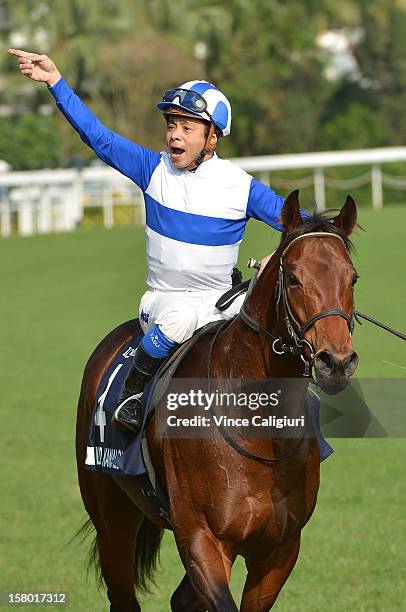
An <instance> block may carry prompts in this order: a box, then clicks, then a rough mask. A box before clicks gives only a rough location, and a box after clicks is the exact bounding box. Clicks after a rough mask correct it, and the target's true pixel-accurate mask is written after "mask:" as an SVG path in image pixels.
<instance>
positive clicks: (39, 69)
mask: <svg viewBox="0 0 406 612" xmlns="http://www.w3.org/2000/svg"><path fill="white" fill-rule="evenodd" d="M8 52H9V53H10V55H16V56H17V57H18V62H19V68H20V72H21V73H22V74H24V75H25V76H26V77H28V78H29V79H32V80H33V81H40V82H42V83H46V84H47V85H49V86H50V87H52V86H53V85H55V83H56V82H57V81H59V79H60V78H61V73H60V72H59V70H58V68H57V67H56V66H55V64H54V62H53V61H52V60H51V59H50V58H49V57H48V56H47V55H39V54H38V53H29V52H28V51H22V50H21V49H8Z"/></svg>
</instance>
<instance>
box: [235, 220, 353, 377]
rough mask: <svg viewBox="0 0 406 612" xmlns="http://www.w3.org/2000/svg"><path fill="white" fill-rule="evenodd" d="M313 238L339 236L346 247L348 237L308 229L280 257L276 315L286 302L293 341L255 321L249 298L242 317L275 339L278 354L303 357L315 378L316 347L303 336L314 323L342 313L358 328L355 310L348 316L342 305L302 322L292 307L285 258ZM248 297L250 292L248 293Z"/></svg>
mask: <svg viewBox="0 0 406 612" xmlns="http://www.w3.org/2000/svg"><path fill="white" fill-rule="evenodd" d="M309 237H318V238H319V237H329V238H331V237H332V238H337V239H338V240H340V241H341V242H342V243H343V245H344V246H345V243H344V240H343V239H342V238H341V236H338V235H337V234H333V233H331V232H308V233H307V234H301V235H300V236H297V237H296V238H294V239H293V240H292V241H291V242H289V244H288V245H287V246H286V247H285V249H284V250H283V252H282V254H281V256H280V259H279V272H278V280H277V283H276V287H275V292H276V316H277V318H279V304H280V303H281V302H282V305H283V311H284V321H285V327H286V330H287V332H288V334H289V341H288V342H286V341H285V340H284V339H283V338H282V337H281V336H273V335H272V334H271V333H270V332H269V331H268V330H267V329H265V327H262V325H260V324H259V323H258V322H257V321H255V320H254V319H253V318H252V317H250V316H249V315H248V314H247V312H246V310H245V301H246V300H245V301H244V304H243V305H242V307H241V310H240V317H241V319H242V320H243V321H244V323H245V324H246V325H248V327H250V328H251V329H253V330H254V331H255V332H257V333H258V334H264V335H265V336H267V338H269V339H270V340H272V350H273V352H274V353H275V354H276V355H284V354H287V353H290V354H292V355H297V356H299V357H300V358H301V360H302V361H303V363H304V374H303V376H306V377H308V378H311V377H312V366H313V361H314V356H315V355H314V347H313V345H312V344H311V343H310V342H308V341H307V340H306V339H305V338H304V337H303V336H304V334H305V333H306V332H307V331H308V330H309V329H310V328H311V327H312V325H314V323H315V322H316V321H319V320H320V319H323V318H324V317H330V316H338V317H342V318H343V319H345V321H346V322H347V325H348V329H349V332H350V334H352V332H353V330H354V314H355V311H354V310H353V313H352V315H351V316H350V315H348V314H347V313H346V312H345V311H344V310H340V309H338V308H330V309H328V310H320V311H319V312H317V313H316V314H314V315H312V316H311V317H309V318H308V319H307V321H305V323H303V324H302V325H301V324H300V323H299V322H298V321H297V320H296V318H295V316H294V314H293V312H292V309H291V307H290V304H289V300H288V296H287V289H286V282H285V269H284V265H283V264H284V257H285V255H286V253H287V252H288V251H289V250H290V248H291V247H292V246H293V245H294V244H295V243H296V242H298V241H299V240H303V239H304V238H309ZM247 297H248V295H247ZM305 348H307V349H308V350H309V353H310V355H309V356H310V358H307V357H306V355H305Z"/></svg>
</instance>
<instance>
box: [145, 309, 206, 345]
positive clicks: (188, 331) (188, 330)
mask: <svg viewBox="0 0 406 612" xmlns="http://www.w3.org/2000/svg"><path fill="white" fill-rule="evenodd" d="M155 323H156V325H158V326H159V328H160V330H161V331H162V333H164V334H165V336H167V338H169V339H170V340H173V341H174V342H177V343H178V344H181V343H182V342H185V341H186V340H188V339H189V338H191V337H192V336H193V334H194V332H195V331H196V328H197V324H198V316H197V312H196V310H195V309H194V308H193V306H191V305H190V304H187V303H186V304H185V303H184V302H179V303H176V304H173V305H172V306H171V307H170V308H166V309H165V310H163V311H162V312H161V313H160V314H159V317H158V318H157V319H156V321H155Z"/></svg>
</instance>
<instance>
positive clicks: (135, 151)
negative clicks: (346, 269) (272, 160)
mask: <svg viewBox="0 0 406 612" xmlns="http://www.w3.org/2000/svg"><path fill="white" fill-rule="evenodd" d="M49 90H50V91H51V93H52V95H53V96H54V97H55V100H56V104H57V106H58V108H59V109H60V110H61V111H62V113H63V114H64V115H65V117H66V118H67V119H68V121H69V122H70V123H71V125H72V126H73V127H74V128H75V129H76V130H77V132H78V133H79V135H80V137H81V138H82V140H83V141H84V142H85V143H86V144H87V145H89V146H90V147H91V148H92V149H93V150H94V151H95V153H96V154H97V155H98V157H100V159H102V160H103V161H104V162H106V163H107V164H109V165H110V166H112V167H113V168H116V169H117V170H118V171H119V172H121V173H122V174H124V175H125V176H127V177H129V178H130V179H131V180H132V181H134V183H136V184H137V185H138V186H139V187H140V189H141V190H142V191H143V193H144V199H145V207H146V229H145V231H146V239H147V262H148V278H147V284H148V286H149V287H150V288H151V289H157V290H163V291H165V290H166V291H185V290H188V289H189V290H190V289H192V290H193V289H195V290H204V289H219V290H224V291H226V290H227V289H228V288H229V287H230V285H231V273H232V269H233V267H234V266H235V264H236V262H237V257H238V250H239V246H240V244H241V240H242V238H243V235H244V230H245V226H246V223H247V221H248V220H249V219H250V218H254V219H259V220H261V221H264V222H265V223H266V224H267V225H270V226H272V227H273V228H275V229H277V230H281V226H280V225H279V215H280V211H281V207H282V205H283V198H282V197H281V196H278V195H276V194H275V192H274V191H273V190H272V189H270V188H269V187H267V186H266V185H264V184H263V183H260V182H259V181H257V180H255V179H254V178H253V177H252V176H250V175H249V174H247V173H246V172H245V171H244V170H242V169H240V168H238V167H237V166H235V165H234V164H232V163H231V162H230V161H227V160H222V159H219V158H218V157H217V155H216V154H214V155H213V157H212V158H211V159H210V160H209V161H206V162H204V163H203V164H201V165H200V166H199V167H198V168H197V170H196V171H193V172H189V171H185V170H179V169H177V168H175V167H174V166H173V165H172V162H171V160H170V157H169V155H168V154H167V153H165V152H161V153H156V152H154V151H150V150H148V149H145V148H144V147H141V146H139V145H137V144H135V143H133V142H131V141H130V140H128V139H126V138H124V137H123V136H120V135H119V134H116V133H115V132H112V131H111V130H109V129H108V128H106V127H105V126H104V125H103V124H102V123H101V122H100V121H99V120H98V119H97V117H96V116H95V115H94V114H93V113H92V112H91V111H90V110H89V109H88V108H87V106H86V105H85V104H84V103H83V102H82V101H81V100H80V98H79V97H78V96H77V95H76V94H75V93H74V92H73V91H72V90H71V89H70V87H69V86H68V85H67V83H66V82H65V81H64V79H63V78H61V79H60V80H59V81H58V82H57V83H56V84H55V85H54V86H53V87H50V88H49Z"/></svg>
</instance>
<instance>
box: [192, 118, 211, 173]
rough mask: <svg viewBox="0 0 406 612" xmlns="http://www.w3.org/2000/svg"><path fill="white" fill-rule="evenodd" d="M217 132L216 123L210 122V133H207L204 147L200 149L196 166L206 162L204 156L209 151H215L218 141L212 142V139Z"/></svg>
mask: <svg viewBox="0 0 406 612" xmlns="http://www.w3.org/2000/svg"><path fill="white" fill-rule="evenodd" d="M215 133H216V126H215V125H214V123H211V124H210V127H209V133H208V134H207V138H206V142H205V144H204V147H203V149H202V150H201V151H200V153H199V155H198V156H197V157H196V159H195V164H196V167H198V166H200V164H202V163H203V162H204V158H205V157H206V155H207V153H213V152H214V151H215V149H216V143H215V144H212V143H211V142H210V141H211V139H212V136H213V134H215Z"/></svg>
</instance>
